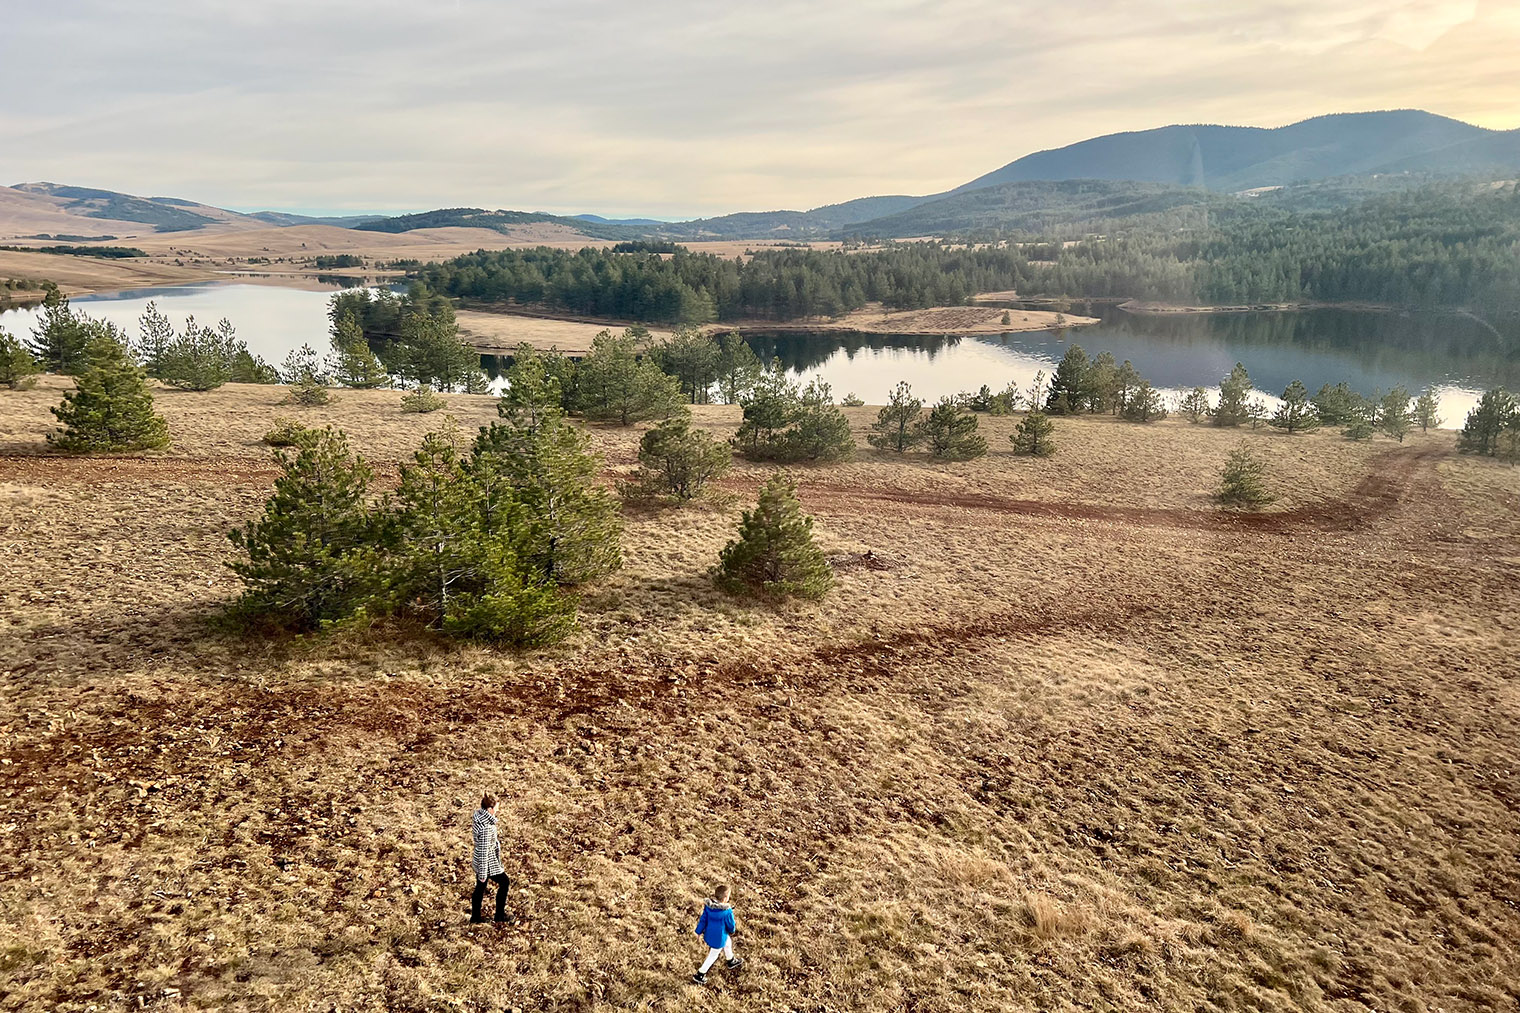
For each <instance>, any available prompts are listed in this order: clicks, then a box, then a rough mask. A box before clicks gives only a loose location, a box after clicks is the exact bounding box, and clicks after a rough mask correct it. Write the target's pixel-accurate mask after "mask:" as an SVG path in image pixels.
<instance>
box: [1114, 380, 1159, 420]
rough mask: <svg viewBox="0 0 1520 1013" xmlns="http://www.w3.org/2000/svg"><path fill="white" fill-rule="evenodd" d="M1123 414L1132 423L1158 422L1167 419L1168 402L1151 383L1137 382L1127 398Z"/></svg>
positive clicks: (1145, 381)
mask: <svg viewBox="0 0 1520 1013" xmlns="http://www.w3.org/2000/svg"><path fill="white" fill-rule="evenodd" d="M1121 414H1122V415H1123V417H1124V418H1125V419H1127V420H1128V421H1130V422H1158V421H1160V420H1161V419H1164V418H1166V400H1165V398H1163V397H1162V396H1161V392H1160V391H1159V390H1157V389H1156V388H1154V387H1152V386H1151V385H1150V382H1149V381H1147V380H1144V379H1141V380H1137V381H1136V383H1135V386H1134V387H1133V388H1132V389H1131V390H1130V391H1129V393H1128V395H1127V396H1126V397H1125V400H1124V410H1123V412H1122V413H1121Z"/></svg>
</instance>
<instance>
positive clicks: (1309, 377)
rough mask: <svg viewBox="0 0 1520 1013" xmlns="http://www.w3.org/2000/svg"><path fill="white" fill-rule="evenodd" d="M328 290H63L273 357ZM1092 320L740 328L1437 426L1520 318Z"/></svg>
mask: <svg viewBox="0 0 1520 1013" xmlns="http://www.w3.org/2000/svg"><path fill="white" fill-rule="evenodd" d="M331 297H332V292H331V291H326V292H323V291H316V292H308V291H303V290H300V289H292V288H280V287H277V286H271V285H252V284H241V283H235V282H208V283H204V284H196V285H181V286H174V287H164V288H150V289H138V290H133V291H126V292H116V293H111V294H102V295H89V296H80V297H78V298H75V299H74V300H72V302H73V305H74V306H75V308H76V309H78V310H80V311H82V312H85V313H88V314H90V315H91V316H95V317H100V318H104V319H106V320H110V321H112V322H113V323H116V324H118V325H119V326H121V327H123V328H126V329H128V330H132V331H135V329H136V325H137V319H138V317H140V316H141V315H142V312H143V309H144V307H146V306H147V304H148V302H149V301H154V302H156V303H157V304H158V306H159V309H161V310H162V311H163V312H165V313H167V314H168V315H169V317H170V319H171V320H173V321H174V322H175V324H176V326H178V325H179V324H181V323H182V321H183V318H184V316H185V315H186V314H192V313H193V314H194V315H195V317H196V319H197V320H198V321H200V322H201V323H203V324H210V325H215V323H216V321H217V320H218V319H220V318H221V317H226V318H228V319H229V320H231V321H232V323H233V325H234V326H235V327H236V328H237V332H238V335H239V337H241V338H243V340H245V341H246V342H247V343H248V347H249V349H250V350H251V351H252V352H254V354H256V355H260V356H262V357H263V358H264V359H266V360H268V361H269V362H270V363H272V364H274V365H279V363H280V362H281V361H282V360H283V359H284V358H285V356H286V354H287V353H289V352H290V351H291V350H292V349H294V348H297V347H299V346H300V345H301V344H303V343H309V344H310V345H311V346H312V347H313V348H316V349H318V350H319V351H325V350H326V349H327V304H328V300H329V299H330V298H331ZM1091 312H1092V315H1096V316H1099V317H1100V319H1101V322H1100V323H1098V324H1095V325H1092V326H1089V327H1084V328H1080V329H1074V330H1069V331H1066V332H1064V333H1057V332H1054V331H1032V332H1025V333H1015V334H1003V335H990V336H986V335H983V336H976V337H960V338H954V337H951V338H904V337H897V336H890V335H875V336H871V335H846V336H840V335H835V334H822V333H814V334H798V333H772V334H753V335H751V336H750V338H749V340H750V343H751V345H752V346H754V348H755V350H756V352H757V353H759V354H760V355H761V357H762V358H765V359H770V358H772V357H777V358H780V359H781V361H782V363H783V364H785V365H786V367H787V368H788V369H789V370H791V371H792V372H793V373H795V374H797V375H798V377H799V378H801V379H811V378H814V377H817V378H820V379H823V380H825V381H827V382H829V383H830V384H832V385H833V388H834V393H835V395H836V396H843V395H845V394H847V393H854V394H857V395H859V396H860V397H862V398H864V399H865V400H866V401H867V402H869V403H877V404H879V403H881V402H883V401H884V400H885V399H886V396H887V393H888V392H889V391H890V390H891V389H892V387H893V386H894V385H895V384H896V383H897V381H899V380H907V381H909V382H910V383H911V384H912V385H913V389H914V393H915V394H917V395H918V396H920V397H923V398H925V399H926V400H932V399H935V398H938V397H940V396H942V395H946V394H955V393H958V392H960V391H963V390H975V389H977V388H978V387H980V386H982V385H983V384H986V385H988V386H989V387H991V388H992V389H993V390H1000V389H1002V388H1003V387H1004V386H1006V385H1007V384H1008V383H1009V382H1010V381H1011V382H1014V383H1017V384H1019V386H1020V387H1023V388H1027V387H1028V385H1029V383H1030V381H1031V380H1032V379H1033V378H1034V375H1035V373H1037V372H1039V371H1042V370H1043V371H1044V372H1045V373H1046V375H1047V376H1048V375H1049V374H1050V372H1051V371H1052V370H1053V369H1054V368H1055V364H1056V363H1057V362H1058V361H1060V358H1061V356H1062V355H1064V354H1065V352H1066V349H1067V347H1068V346H1069V345H1071V344H1072V343H1077V344H1080V345H1081V346H1082V347H1083V348H1084V349H1086V350H1087V352H1088V354H1089V355H1096V354H1097V353H1099V352H1102V351H1105V350H1106V351H1111V352H1113V353H1114V356H1115V357H1116V358H1117V359H1118V360H1119V361H1121V362H1122V361H1123V360H1125V359H1129V360H1130V361H1131V362H1132V363H1133V364H1134V365H1135V368H1137V369H1138V370H1140V372H1141V373H1142V374H1144V375H1145V377H1146V378H1147V379H1149V380H1150V381H1151V383H1152V384H1154V385H1155V386H1157V387H1159V388H1162V389H1165V390H1169V391H1175V390H1185V389H1187V388H1190V387H1193V386H1195V385H1198V386H1205V387H1213V386H1216V385H1217V384H1218V383H1219V380H1220V378H1221V377H1222V376H1224V375H1225V374H1226V373H1228V372H1229V370H1230V367H1231V366H1233V365H1234V364H1235V363H1236V362H1237V361H1238V362H1243V363H1245V365H1246V367H1247V369H1249V370H1250V372H1251V378H1252V380H1253V381H1254V382H1255V383H1256V385H1257V387H1258V388H1260V389H1261V390H1262V391H1264V392H1267V393H1269V394H1277V393H1280V392H1281V391H1282V389H1283V388H1284V387H1286V386H1287V385H1288V384H1289V383H1290V382H1291V381H1293V380H1294V379H1300V380H1303V382H1304V383H1305V385H1306V386H1308V387H1309V389H1310V390H1311V391H1313V390H1317V389H1318V388H1319V386H1320V385H1321V384H1323V383H1336V382H1339V381H1341V380H1344V381H1346V382H1347V383H1349V384H1350V385H1351V386H1352V387H1353V388H1355V389H1357V390H1361V391H1363V392H1366V393H1371V392H1372V391H1374V390H1379V389H1381V390H1387V389H1389V388H1391V387H1393V386H1394V385H1396V384H1400V383H1402V384H1404V385H1405V386H1406V387H1408V388H1409V389H1410V390H1411V391H1414V392H1418V391H1419V390H1422V389H1424V388H1426V387H1429V388H1431V389H1432V390H1434V391H1435V392H1436V393H1437V395H1438V396H1439V398H1440V401H1441V414H1442V416H1443V417H1444V419H1445V423H1446V425H1447V426H1460V425H1461V423H1462V420H1463V418H1464V417H1465V415H1466V413H1467V410H1468V409H1469V408H1470V407H1471V406H1472V404H1473V403H1474V402H1475V401H1476V400H1477V397H1478V395H1479V394H1480V393H1481V392H1482V391H1483V390H1485V389H1487V388H1488V387H1491V386H1498V385H1505V386H1509V387H1511V389H1514V388H1515V387H1517V386H1520V356H1517V354H1516V348H1517V347H1520V333H1516V332H1520V326H1516V325H1514V323H1513V322H1511V323H1510V324H1509V325H1507V326H1506V327H1504V328H1501V329H1499V330H1496V329H1495V328H1493V327H1492V326H1490V325H1488V324H1486V323H1484V322H1482V321H1479V320H1475V319H1472V318H1470V317H1465V316H1461V315H1454V314H1426V313H1414V314H1396V313H1373V312H1365V311H1349V310H1311V311H1303V312H1297V313H1285V312H1254V313H1241V314H1218V315H1202V314H1199V315H1173V316H1142V315H1136V314H1130V313H1125V312H1124V311H1122V310H1119V309H1117V308H1114V307H1094V308H1093V309H1092V311H1091ZM37 313H38V311H37V310H36V309H35V308H30V309H13V310H8V311H5V312H3V313H0V327H4V328H5V329H6V330H9V331H11V332H12V333H14V334H25V333H27V332H29V331H30V330H31V327H32V325H33V323H34V321H35V319H36V317H37Z"/></svg>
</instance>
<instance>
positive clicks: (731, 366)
mask: <svg viewBox="0 0 1520 1013" xmlns="http://www.w3.org/2000/svg"><path fill="white" fill-rule="evenodd" d="M764 371H765V370H764V366H763V365H762V364H761V362H760V357H759V356H757V355H756V354H755V350H754V349H752V348H750V347H749V343H748V342H746V341H745V340H744V339H743V338H742V337H740V335H739V333H738V332H737V331H729V332H728V333H727V334H724V335H722V336H720V337H719V338H718V381H717V382H718V396H719V397H721V398H722V399H723V403H724V404H738V403H739V400H740V398H742V397H744V395H745V394H747V393H748V392H749V391H750V389H751V388H752V387H754V385H755V383H756V381H758V380H759V379H760V374H761V373H763V372H764Z"/></svg>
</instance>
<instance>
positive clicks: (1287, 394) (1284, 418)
mask: <svg viewBox="0 0 1520 1013" xmlns="http://www.w3.org/2000/svg"><path fill="white" fill-rule="evenodd" d="M1319 422H1320V419H1319V412H1318V411H1316V410H1315V408H1314V406H1313V405H1312V404H1310V403H1309V389H1308V388H1307V387H1305V386H1304V384H1303V381H1302V380H1294V381H1293V382H1292V383H1290V384H1288V386H1287V388H1286V389H1285V390H1283V393H1282V407H1280V408H1278V409H1277V413H1276V414H1275V415H1273V416H1272V420H1271V425H1272V426H1273V427H1274V428H1277V429H1281V430H1282V431H1283V432H1285V433H1287V434H1289V435H1290V436H1291V435H1292V434H1293V433H1308V432H1313V431H1314V430H1316V429H1318V428H1319Z"/></svg>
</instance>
